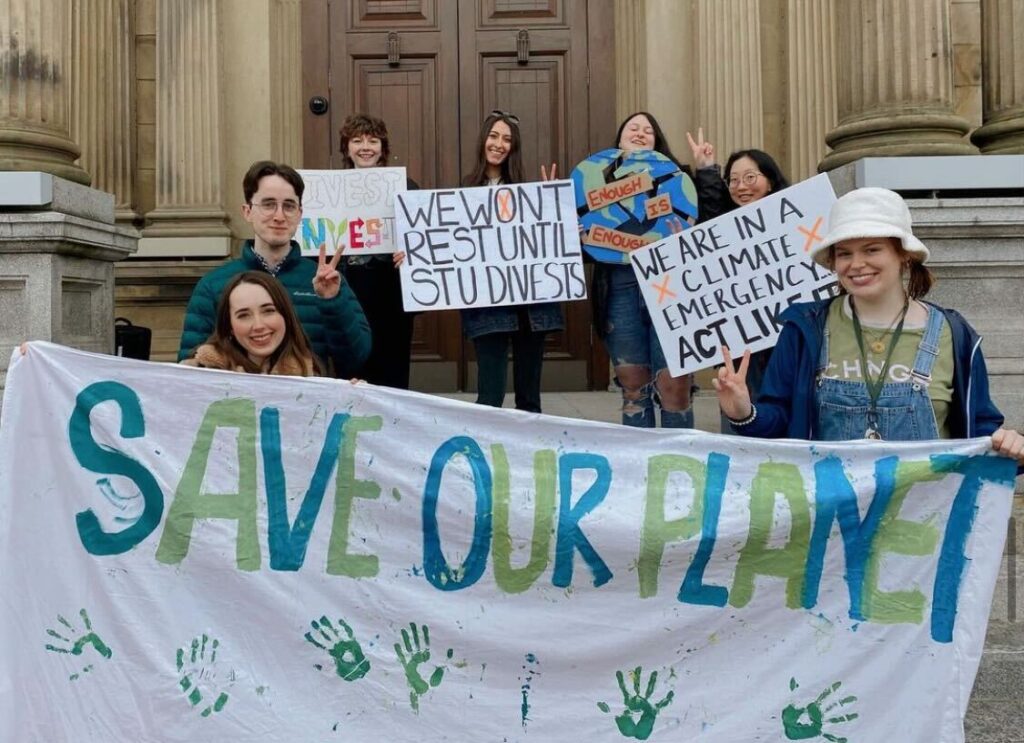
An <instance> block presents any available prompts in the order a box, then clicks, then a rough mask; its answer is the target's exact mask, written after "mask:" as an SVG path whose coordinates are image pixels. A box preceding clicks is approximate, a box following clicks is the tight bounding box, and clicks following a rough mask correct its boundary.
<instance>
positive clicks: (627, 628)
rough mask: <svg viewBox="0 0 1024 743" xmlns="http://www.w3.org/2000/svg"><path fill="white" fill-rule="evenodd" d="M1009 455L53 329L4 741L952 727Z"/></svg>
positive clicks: (959, 709) (17, 363)
mask: <svg viewBox="0 0 1024 743" xmlns="http://www.w3.org/2000/svg"><path fill="white" fill-rule="evenodd" d="M989 446H990V445H989V442H988V440H987V439H975V440H971V441H949V442H920V443H908V444H894V443H889V442H868V441H858V442H844V443H839V444H824V443H814V444H810V443H807V442H798V441H788V442H771V441H755V440H742V439H738V438H734V437H725V436H717V435H711V434H705V433H702V432H698V431H678V432H677V431H667V430H666V431H653V430H652V431H643V430H637V429H634V428H627V427H623V426H617V425H609V424H599V423H588V422H581V421H573V420H568V419H562V418H554V417H548V416H541V415H532V414H528V413H522V412H519V411H507V410H506V411H501V410H495V409H492V408H487V407H483V406H474V405H470V404H468V403H461V402H453V401H449V400H444V399H439V398H432V397H427V396H424V395H420V394H417V393H413V392H405V391H400V390H391V389H386V388H377V387H372V386H369V385H365V384H360V385H351V384H349V383H348V382H343V381H338V380H319V379H294V378H283V377H271V376H256V375H243V374H233V373H229V372H220V371H209V370H202V369H191V368H182V367H175V366H171V365H162V364H155V363H148V362H140V361H131V360H127V359H117V358H116V357H108V356H100V355H95V354H87V353H84V352H79V351H72V350H70V349H65V348H62V347H59V346H54V345H50V344H42V343H33V344H31V345H30V347H29V351H28V354H27V356H25V357H21V356H19V355H16V356H15V357H14V358H13V359H12V364H11V368H10V374H9V376H8V377H7V389H6V391H5V397H4V404H3V409H2V420H0V596H3V602H4V611H3V612H0V657H2V658H3V663H0V740H4V741H18V742H19V743H22V742H31V741H45V743H61V742H62V741H74V743H89V742H91V741H102V742H103V743H112V742H114V741H133V742H134V741H162V742H163V741H233V742H234V743H239V742H246V741H252V742H255V741H260V742H261V743H262V742H265V741H289V743H292V742H297V741H325V740H335V739H338V740H351V741H423V742H424V743H430V742H432V741H501V740H506V741H519V742H526V743H528V742H529V741H545V742H546V743H549V742H550V743H559V742H566V743H569V742H572V743H575V742H576V741H580V740H594V741H598V740H601V741H615V740H651V741H679V740H698V739H702V736H704V737H708V739H709V740H713V741H715V743H730V742H732V741H735V742H737V743H739V742H742V743H749V741H755V740H761V741H784V740H812V739H822V740H826V739H827V740H833V741H838V740H842V739H847V740H850V741H900V743H915V742H920V743H954V742H956V741H962V740H963V731H962V717H963V715H964V712H965V710H966V707H967V702H968V698H969V696H970V690H971V686H972V684H973V680H974V676H975V673H976V671H977V667H978V661H979V658H980V654H981V650H982V644H983V640H984V636H985V627H986V621H987V615H988V610H989V606H990V603H991V599H992V595H993V590H994V586H995V581H996V576H997V573H998V569H999V560H1000V555H1001V552H1002V545H1003V541H1004V538H1005V534H1006V525H1007V519H1008V516H1009V512H1010V503H1011V498H1012V488H1013V481H1014V471H1015V466H1014V463H1013V462H1012V461H1011V460H1008V459H1005V458H1002V457H996V456H993V455H991V453H990V451H989ZM894 668H898V669H899V672H898V673H894V672H893V669H894ZM825 710H827V714H822V713H823V711H825ZM829 736H832V737H829Z"/></svg>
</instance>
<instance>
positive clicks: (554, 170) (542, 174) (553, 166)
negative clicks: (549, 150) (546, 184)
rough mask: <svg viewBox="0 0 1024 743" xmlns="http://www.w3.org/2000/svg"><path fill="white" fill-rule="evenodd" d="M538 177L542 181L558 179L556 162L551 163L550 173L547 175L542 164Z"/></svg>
mask: <svg viewBox="0 0 1024 743" xmlns="http://www.w3.org/2000/svg"><path fill="white" fill-rule="evenodd" d="M540 179H541V180H542V181H554V180H558V163H551V174H550V175H548V171H547V170H545V169H544V166H543V165H541V166H540Z"/></svg>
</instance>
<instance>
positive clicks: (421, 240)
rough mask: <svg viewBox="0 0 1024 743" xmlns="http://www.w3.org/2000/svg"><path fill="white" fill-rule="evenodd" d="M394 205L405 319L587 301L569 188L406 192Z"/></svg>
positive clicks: (555, 184) (559, 184)
mask: <svg viewBox="0 0 1024 743" xmlns="http://www.w3.org/2000/svg"><path fill="white" fill-rule="evenodd" d="M397 201H398V206H397V207H396V208H395V226H396V230H397V234H398V240H397V244H398V249H399V250H404V251H405V262H403V263H402V266H401V269H400V270H401V273H402V301H403V304H404V306H405V310H406V311H407V312H412V311H415V310H446V309H455V308H460V307H497V306H501V305H520V304H534V303H537V302H564V301H567V300H574V299H586V297H587V283H586V279H585V277H584V275H583V260H582V255H581V251H580V239H579V232H578V227H577V221H576V202H575V201H574V196H573V184H572V181H568V180H565V181H547V182H544V183H517V184H514V185H501V186H484V187H481V188H458V189H450V190H440V191H407V192H406V193H404V194H400V195H399V196H398V199H397Z"/></svg>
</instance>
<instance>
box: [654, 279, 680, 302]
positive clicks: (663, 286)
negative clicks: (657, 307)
mask: <svg viewBox="0 0 1024 743" xmlns="http://www.w3.org/2000/svg"><path fill="white" fill-rule="evenodd" d="M668 279H669V277H668V276H665V280H664V281H662V282H661V283H660V284H659V283H658V282H657V281H655V282H653V283H652V284H651V286H653V287H654V288H655V290H656V291H657V292H658V304H661V303H662V302H664V301H665V295H666V294H667V295H668V296H670V297H675V296H676V293H675V292H674V291H672V290H671V289H669V288H668Z"/></svg>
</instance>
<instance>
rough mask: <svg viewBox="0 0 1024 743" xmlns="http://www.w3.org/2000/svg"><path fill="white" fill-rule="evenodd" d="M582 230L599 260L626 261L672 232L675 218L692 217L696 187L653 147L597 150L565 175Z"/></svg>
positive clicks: (685, 220) (587, 245)
mask: <svg viewBox="0 0 1024 743" xmlns="http://www.w3.org/2000/svg"><path fill="white" fill-rule="evenodd" d="M570 177H571V178H572V182H573V186H574V188H575V192H576V211H577V214H578V215H579V221H580V225H581V226H582V228H583V234H582V235H581V242H582V243H583V249H584V250H586V251H587V253H588V254H589V255H590V256H591V257H592V258H594V260H597V261H601V262H602V263H618V264H626V263H629V251H630V250H631V249H633V248H635V247H639V246H640V245H644V244H647V243H652V242H657V241H658V240H661V239H663V238H666V237H668V236H669V235H671V234H672V231H673V230H672V225H673V224H674V223H675V220H677V219H678V220H679V221H681V222H682V225H683V228H684V229H685V228H687V227H689V226H690V225H691V224H693V222H694V221H695V220H696V218H697V188H696V187H695V186H694V184H693V181H692V180H691V179H690V177H689V176H688V175H687V174H686V173H684V172H683V171H682V170H680V168H679V166H678V165H677V164H676V163H675V162H673V161H672V160H670V159H669V158H667V157H665V156H664V155H662V154H661V153H660V152H656V151H654V150H637V151H634V152H626V151H625V150H620V149H614V148H613V149H608V150H602V151H601V152H598V153H596V154H593V155H591V156H590V157H588V158H587V159H586V160H584V161H583V162H581V163H580V164H579V165H577V166H576V167H575V168H574V169H573V171H572V174H571V176H570Z"/></svg>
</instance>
